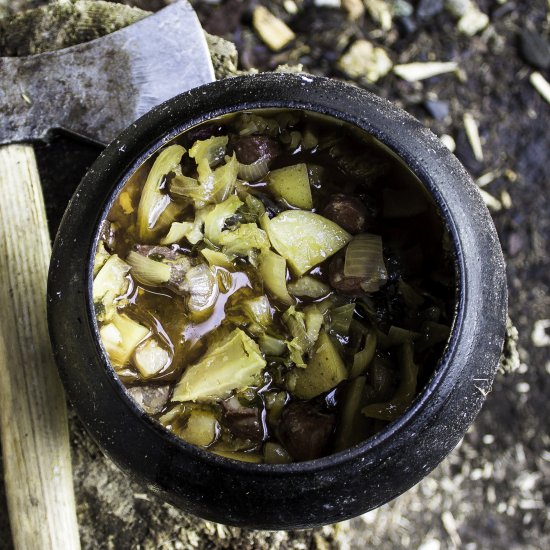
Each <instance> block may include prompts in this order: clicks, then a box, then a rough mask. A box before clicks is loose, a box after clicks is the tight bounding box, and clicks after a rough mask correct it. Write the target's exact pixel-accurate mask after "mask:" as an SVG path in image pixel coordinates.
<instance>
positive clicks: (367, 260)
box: [344, 233, 388, 292]
mask: <svg viewBox="0 0 550 550" xmlns="http://www.w3.org/2000/svg"><path fill="white" fill-rule="evenodd" d="M344 275H345V276H346V277H357V278H360V279H364V281H363V282H362V283H361V288H362V289H363V290H364V291H365V292H376V291H377V290H379V289H380V287H381V286H382V285H383V284H385V283H386V281H387V280H388V272H387V270H386V266H385V265H384V255H383V251H382V237H380V236H379V235H372V234H370V233H361V234H360V235H356V236H355V237H353V239H352V240H351V241H350V243H349V244H348V247H347V249H346V259H345V262H344Z"/></svg>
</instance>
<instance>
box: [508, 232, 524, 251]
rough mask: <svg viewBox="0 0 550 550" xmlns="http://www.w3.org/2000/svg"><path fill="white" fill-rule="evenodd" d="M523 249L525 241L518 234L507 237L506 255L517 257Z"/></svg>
mask: <svg viewBox="0 0 550 550" xmlns="http://www.w3.org/2000/svg"><path fill="white" fill-rule="evenodd" d="M524 248H525V241H524V239H523V237H522V236H521V235H520V234H519V233H512V234H511V235H510V236H509V237H508V254H509V255H510V256H517V255H518V254H519V253H520V252H521V251H522V250H523V249H524Z"/></svg>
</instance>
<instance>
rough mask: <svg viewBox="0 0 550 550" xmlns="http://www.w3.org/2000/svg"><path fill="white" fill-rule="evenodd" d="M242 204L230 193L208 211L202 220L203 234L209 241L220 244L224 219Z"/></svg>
mask: <svg viewBox="0 0 550 550" xmlns="http://www.w3.org/2000/svg"><path fill="white" fill-rule="evenodd" d="M242 204H243V203H242V202H241V201H240V200H239V199H238V198H237V197H236V196H235V195H231V196H230V197H229V198H228V199H226V200H225V201H223V202H221V203H220V204H217V205H216V206H215V207H214V208H213V209H212V210H211V211H210V212H209V214H208V215H207V216H206V218H205V220H204V235H205V237H206V238H207V239H208V240H209V241H210V242H211V243H213V244H215V245H219V244H220V237H221V234H222V229H223V226H224V225H225V221H226V220H227V218H229V217H231V216H232V215H233V214H235V212H236V211H237V210H238V209H239V207H240V206H242Z"/></svg>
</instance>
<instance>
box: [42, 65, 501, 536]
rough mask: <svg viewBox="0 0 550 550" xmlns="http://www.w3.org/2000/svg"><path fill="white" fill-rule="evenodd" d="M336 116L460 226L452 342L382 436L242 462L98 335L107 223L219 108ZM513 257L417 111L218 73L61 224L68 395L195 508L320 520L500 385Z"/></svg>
mask: <svg viewBox="0 0 550 550" xmlns="http://www.w3.org/2000/svg"><path fill="white" fill-rule="evenodd" d="M270 107H273V108H296V109H307V110H309V111H313V112H317V113H321V114H324V115H328V116H332V117H336V118H338V119H341V120H344V121H347V122H348V123H350V124H353V125H356V126H358V127H359V128H362V129H364V130H366V131H367V132H368V133H370V134H372V135H373V136H375V137H376V138H377V139H378V140H379V141H380V142H381V143H382V144H384V145H385V146H387V148H389V149H390V150H392V151H393V152H395V153H396V154H397V155H398V156H399V157H400V158H401V159H402V161H403V162H404V163H405V164H406V165H407V166H408V167H409V168H410V169H411V170H412V172H414V174H416V176H417V177H418V178H419V179H420V181H421V182H422V184H423V185H424V186H425V187H426V189H427V190H428V191H429V193H430V194H431V195H432V197H433V198H434V200H435V202H436V204H437V205H438V207H439V209H440V211H441V214H442V216H443V218H444V220H445V222H446V224H447V228H448V231H449V233H450V235H451V238H452V242H453V246H454V256H455V264H456V275H457V281H458V304H457V313H456V317H455V321H454V327H453V331H452V335H451V339H450V341H449V344H448V345H447V348H446V351H445V354H444V356H443V358H442V359H441V361H440V364H439V366H438V369H437V371H436V373H435V374H434V376H433V377H432V379H431V380H430V382H429V384H428V385H427V387H426V388H425V389H424V390H423V391H422V392H421V394H420V395H419V396H418V397H417V398H416V400H415V401H414V403H413V405H412V406H411V407H410V408H409V410H408V411H407V412H406V413H405V414H404V415H403V416H402V417H401V418H400V419H399V420H397V421H396V422H394V423H392V424H390V425H389V426H388V427H387V428H386V429H385V430H384V431H382V432H380V433H379V434H377V435H376V436H375V437H373V438H371V439H369V440H367V441H365V442H364V443H362V444H359V445H357V446H355V447H352V448H350V449H348V450H346V451H344V452H340V453H338V454H334V455H331V456H328V457H326V458H322V459H318V460H313V461H309V462H302V463H295V464H290V465H263V464H249V463H242V462H237V461H232V460H229V459H226V458H223V457H220V456H217V455H214V454H212V453H209V452H207V451H204V450H202V449H199V448H197V447H194V446H191V445H189V444H187V443H185V442H184V441H182V440H180V439H178V438H176V437H175V436H173V435H171V434H170V433H169V432H168V431H167V430H165V429H164V428H163V427H162V426H161V425H160V424H158V423H157V422H156V421H154V420H152V419H151V418H150V417H149V416H147V415H146V414H145V413H143V412H142V411H141V410H140V409H139V408H138V407H137V406H136V405H135V403H134V402H133V401H132V399H131V398H130V397H129V396H128V394H127V393H126V391H125V389H124V387H123V385H122V384H121V382H120V381H119V380H118V378H117V376H116V375H115V373H114V371H113V370H112V368H111V367H110V365H109V362H108V360H107V357H106V355H105V353H104V352H103V350H102V347H101V345H100V343H99V337H98V329H97V325H96V322H95V319H94V314H93V304H92V299H91V284H92V264H93V258H92V256H93V254H92V251H93V250H94V248H95V244H96V241H97V238H98V227H99V224H100V222H101V220H102V219H103V217H104V215H105V213H106V212H107V210H108V209H109V207H110V206H111V204H112V201H113V199H114V195H115V194H116V192H117V190H118V189H119V188H120V186H121V185H122V184H123V183H124V182H125V180H126V179H127V178H128V176H129V175H130V174H131V173H132V172H133V171H134V170H135V169H136V168H137V167H138V166H139V165H140V164H141V163H142V161H143V160H144V159H146V158H147V157H149V156H150V155H151V154H152V153H153V152H154V151H155V150H156V149H158V148H159V147H160V146H162V145H163V144H164V143H165V142H167V141H168V140H170V139H171V138H173V137H175V136H176V135H178V134H180V133H181V132H182V131H184V130H186V129H187V128H189V127H191V126H194V125H196V124H198V123H200V122H203V121H205V120H208V119H209V118H212V117H215V116H219V115H222V114H226V113H231V112H235V111H239V110H243V109H251V108H270ZM506 300H507V298H506V283H505V270H504V262H503V258H502V253H501V250H500V247H499V243H498V239H497V235H496V232H495V229H494V226H493V223H492V221H491V219H490V217H489V213H488V212H487V209H486V208H485V206H484V204H483V202H482V200H481V197H480V195H479V193H478V192H477V191H476V188H475V186H474V184H473V183H472V181H471V179H470V177H469V176H468V174H467V173H466V171H465V170H464V168H463V167H462V166H461V165H460V163H459V162H458V161H457V159H456V158H455V157H454V156H453V155H452V154H451V153H450V152H449V151H448V150H447V149H446V148H445V147H444V146H443V145H442V144H441V143H440V141H439V140H438V139H437V138H436V136H434V135H433V134H432V133H431V132H430V131H429V130H427V129H426V128H424V127H423V126H422V125H421V124H420V123H419V122H418V121H416V120H415V119H413V118H412V117H411V116H409V115H407V114H406V113H405V112H403V111H402V110H400V109H397V108H396V107H394V106H393V105H391V104H390V103H388V102H387V101H385V100H383V99H380V98H378V97H376V96H374V95H372V94H370V93H368V92H365V91H363V90H361V89H359V88H355V87H351V86H348V85H344V84H342V83H339V82H336V81H333V80H328V79H322V78H313V77H310V76H305V75H289V74H261V75H255V76H250V77H240V78H234V79H228V80H223V81H220V82H215V83H213V84H209V85H207V86H204V87H201V88H198V89H194V90H191V91H190V92H187V93H184V94H182V95H180V96H178V97H176V98H174V99H173V100H171V101H169V102H167V103H165V104H164V105H162V106H160V107H158V108H157V109H155V110H153V111H152V112H150V113H149V114H147V115H146V116H144V117H143V118H142V119H140V120H139V121H138V122H137V123H135V124H133V125H132V126H131V127H130V128H128V129H127V130H126V131H125V132H124V133H123V134H122V135H121V136H120V137H119V138H118V139H117V140H116V141H115V142H113V143H112V144H111V145H109V147H107V149H106V150H105V151H104V153H103V154H102V155H101V157H100V158H99V159H98V161H97V162H96V163H95V164H94V165H93V167H92V168H91V169H90V171H89V172H88V174H87V176H86V177H85V178H84V180H83V182H82V183H81V185H80V187H79V188H78V190H77V192H76V194H75V195H74V197H73V199H72V201H71V203H70V205H69V207H68V210H67V212H66V214H65V217H64V219H63V222H62V224H61V228H60V230H59V234H58V236H57V239H56V242H55V246H54V251H53V259H52V264H51V269H50V280H49V288H48V306H49V323H50V331H51V337H52V341H53V347H54V352H55V355H56V359H57V362H58V364H59V368H60V372H61V376H62V379H63V382H64V384H65V388H66V390H67V394H68V396H69V399H70V401H71V402H72V404H73V405H74V407H75V408H76V410H77V412H78V414H79V416H80V418H81V419H82V421H83V423H84V424H85V425H86V427H87V428H88V430H89V431H90V433H91V434H92V436H93V438H94V439H95V440H96V441H97V443H98V445H99V446H100V447H101V448H102V449H103V451H104V452H105V453H106V454H107V455H108V456H109V457H110V458H112V460H113V461H114V462H115V463H117V464H118V465H119V466H120V467H121V468H122V469H123V470H125V471H126V472H127V473H128V474H129V475H131V476H132V477H133V478H135V479H137V480H139V481H141V482H143V483H145V484H146V485H147V487H148V488H149V489H150V490H151V491H153V492H155V493H157V494H159V495H160V496H161V497H163V498H165V499H166V500H168V501H170V502H172V503H174V504H175V505H177V506H179V507H180V508H182V509H183V510H186V511H188V512H191V513H193V514H196V515H198V516H201V517H203V518H206V519H210V520H214V521H217V522H221V523H225V524H230V525H239V526H245V527H251V528H267V529H291V528H301V527H312V526H316V525H321V524H327V523H332V522H336V521H339V520H343V519H346V518H350V517H353V516H356V515H358V514H361V513H363V512H366V511H367V510H370V509H372V508H375V507H377V506H379V505H381V504H383V503H385V502H387V501H388V500H390V499H392V498H394V497H396V496H397V495H399V494H401V493H403V492H404V491H406V490H407V489H408V488H410V487H411V486H412V485H414V484H415V483H417V482H418V481H419V480H420V479H422V478H423V477H424V476H425V475H426V474H428V472H430V471H431V470H432V469H433V468H434V467H435V466H436V465H437V464H438V463H439V462H440V461H441V460H442V459H443V458H444V457H445V456H446V455H447V454H448V453H449V452H450V451H451V450H452V449H453V447H454V446H455V445H456V444H457V443H458V441H459V440H460V438H461V437H462V436H463V435H464V433H465V431H466V429H467V428H468V426H469V424H470V423H471V422H472V421H473V419H474V418H475V416H476V414H477V413H478V412H479V409H480V407H481V405H482V403H483V401H484V399H485V396H486V393H487V392H488V391H489V390H490V388H491V384H492V381H493V377H494V374H495V370H496V368H497V365H498V360H499V356H500V353H501V349H502V344H503V337H504V328H505V318H506V310H507V307H506V306H507V302H506Z"/></svg>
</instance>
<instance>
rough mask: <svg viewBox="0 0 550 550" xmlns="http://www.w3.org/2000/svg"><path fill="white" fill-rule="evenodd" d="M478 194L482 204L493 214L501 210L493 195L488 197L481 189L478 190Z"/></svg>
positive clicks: (500, 205) (500, 204)
mask: <svg viewBox="0 0 550 550" xmlns="http://www.w3.org/2000/svg"><path fill="white" fill-rule="evenodd" d="M479 192H480V193H481V198H482V199H483V202H484V203H485V204H486V206H487V208H489V210H493V211H494V212H499V211H500V210H502V203H501V202H500V201H499V200H498V199H497V198H495V197H493V195H490V194H489V193H487V191H484V190H483V189H480V190H479Z"/></svg>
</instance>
